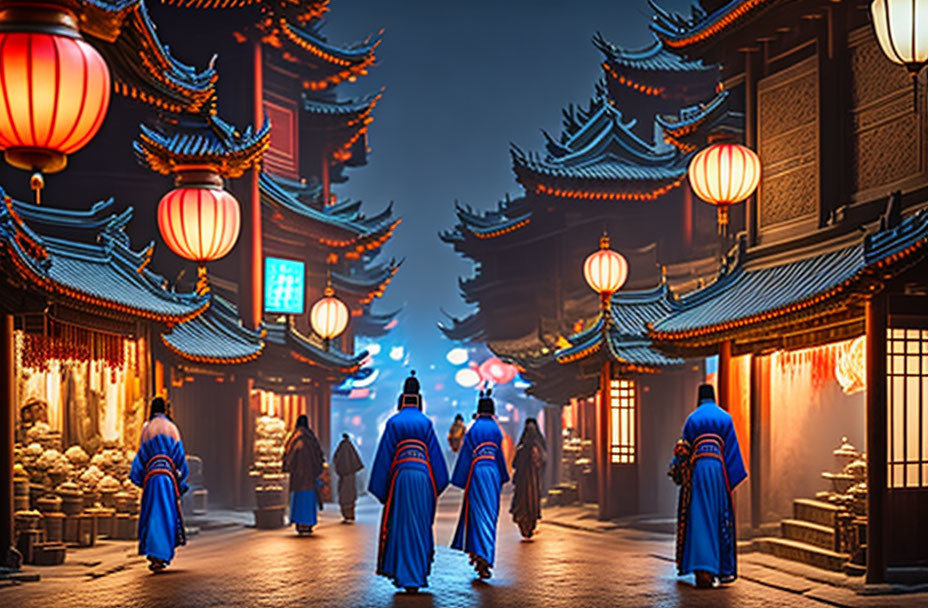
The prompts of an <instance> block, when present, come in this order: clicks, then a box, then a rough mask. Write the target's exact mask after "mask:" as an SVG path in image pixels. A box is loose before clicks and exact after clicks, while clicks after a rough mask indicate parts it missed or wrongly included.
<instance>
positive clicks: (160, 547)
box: [129, 435, 189, 563]
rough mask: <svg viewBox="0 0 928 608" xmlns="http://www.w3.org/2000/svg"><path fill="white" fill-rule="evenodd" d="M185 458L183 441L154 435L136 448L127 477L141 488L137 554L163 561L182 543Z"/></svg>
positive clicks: (187, 471) (185, 488)
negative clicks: (181, 503)
mask: <svg viewBox="0 0 928 608" xmlns="http://www.w3.org/2000/svg"><path fill="white" fill-rule="evenodd" d="M188 473H189V470H188V469H187V458H186V456H185V455H184V445H183V443H182V442H180V441H178V440H176V439H174V438H173V437H169V436H168V435H155V436H154V437H151V438H150V439H148V440H147V441H146V442H145V443H143V444H142V445H141V446H140V447H139V451H138V453H136V455H135V460H133V461H132V469H131V471H130V472H129V478H130V479H131V480H132V483H134V484H135V485H137V486H139V487H141V488H142V506H141V511H140V512H139V555H146V556H148V555H150V556H152V557H156V558H158V559H160V560H162V561H164V562H168V563H169V562H170V561H171V560H172V559H173V558H174V548H175V547H177V546H180V545H183V544H184V543H185V537H184V523H183V519H182V515H181V510H180V496H181V494H183V493H184V492H186V491H187V482H186V480H187V475H188Z"/></svg>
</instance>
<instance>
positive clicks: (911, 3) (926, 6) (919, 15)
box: [870, 0, 928, 107]
mask: <svg viewBox="0 0 928 608" xmlns="http://www.w3.org/2000/svg"><path fill="white" fill-rule="evenodd" d="M870 15H871V16H872V17H873V29H874V31H875V32H876V39H877V40H878V41H879V43H880V47H881V48H882V49H883V53H885V55H886V57H888V58H889V60H890V61H892V62H893V63H898V64H899V65H904V66H905V67H906V69H907V70H908V71H909V74H910V75H911V76H912V88H913V93H914V95H915V102H916V104H917V103H918V80H917V79H918V73H919V72H920V71H921V69H922V68H923V67H925V65H926V64H928V0H873V3H872V4H871V5H870ZM916 107H917V106H916Z"/></svg>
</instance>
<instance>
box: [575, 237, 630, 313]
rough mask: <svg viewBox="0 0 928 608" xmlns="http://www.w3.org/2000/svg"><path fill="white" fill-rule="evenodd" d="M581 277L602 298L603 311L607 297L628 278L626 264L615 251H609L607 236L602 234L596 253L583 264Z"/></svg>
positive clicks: (606, 304) (607, 301) (606, 305)
mask: <svg viewBox="0 0 928 608" xmlns="http://www.w3.org/2000/svg"><path fill="white" fill-rule="evenodd" d="M583 277H584V278H585V279H586V282H587V284H589V286H590V287H591V288H593V291H595V292H597V293H599V295H600V297H601V298H602V305H603V309H605V308H607V307H608V306H609V297H610V296H611V295H612V294H614V293H615V292H617V291H618V290H619V289H621V288H622V285H624V284H625V279H627V278H628V262H626V261H625V258H624V257H622V255H621V254H619V253H618V252H616V251H613V250H611V249H609V236H608V235H606V234H603V236H602V238H601V239H600V240H599V251H596V252H594V253H592V254H590V256H589V257H588V258H587V259H586V261H585V262H584V263H583Z"/></svg>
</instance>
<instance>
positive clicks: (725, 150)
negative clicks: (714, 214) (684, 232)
mask: <svg viewBox="0 0 928 608" xmlns="http://www.w3.org/2000/svg"><path fill="white" fill-rule="evenodd" d="M689 178H690V185H691V186H692V188H693V192H695V193H696V196H698V197H699V198H701V199H702V200H704V201H706V202H707V203H710V204H712V205H715V206H716V207H717V208H718V224H719V234H723V233H725V232H726V230H727V226H728V208H729V207H730V206H731V205H734V204H735V203H740V202H741V201H743V200H744V199H746V198H748V197H749V196H751V195H752V194H753V193H754V191H755V190H756V189H757V184H759V183H760V158H759V157H758V156H757V154H755V153H754V151H753V150H751V149H750V148H747V147H745V146H742V145H739V144H722V143H719V144H712V145H711V146H709V147H708V148H706V149H704V150H702V151H700V152H699V153H697V154H696V156H694V157H693V160H691V161H690V167H689Z"/></svg>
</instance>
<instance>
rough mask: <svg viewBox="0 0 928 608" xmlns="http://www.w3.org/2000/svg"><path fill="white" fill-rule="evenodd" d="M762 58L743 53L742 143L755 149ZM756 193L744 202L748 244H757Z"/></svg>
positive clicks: (755, 53) (750, 52) (758, 54)
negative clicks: (758, 84)
mask: <svg viewBox="0 0 928 608" xmlns="http://www.w3.org/2000/svg"><path fill="white" fill-rule="evenodd" d="M762 60H763V58H762V57H761V55H760V53H758V52H756V51H748V52H746V53H745V54H744V144H745V145H746V146H747V147H749V148H751V149H752V150H754V151H755V152H756V151H757V81H758V80H759V79H760V76H761V70H762V68H761V65H760V64H761V62H762ZM758 211H759V210H758V208H757V193H756V192H755V193H754V194H752V195H751V196H750V197H749V198H748V200H746V201H745V202H744V229H745V231H746V232H747V235H748V246H752V245H756V244H757V226H758V222H757V218H758Z"/></svg>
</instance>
